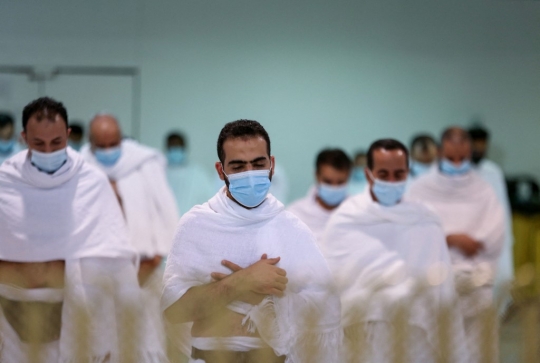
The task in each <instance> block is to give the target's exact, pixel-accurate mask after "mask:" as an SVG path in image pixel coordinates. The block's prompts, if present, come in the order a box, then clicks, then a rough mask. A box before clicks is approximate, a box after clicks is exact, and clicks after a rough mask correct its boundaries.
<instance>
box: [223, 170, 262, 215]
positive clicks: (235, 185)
mask: <svg viewBox="0 0 540 363" xmlns="http://www.w3.org/2000/svg"><path fill="white" fill-rule="evenodd" d="M271 169H272V167H270V170H271ZM270 170H250V171H244V172H243V173H237V174H231V175H227V174H225V171H223V174H225V176H226V177H227V180H228V181H229V186H228V188H229V192H230V193H231V195H232V196H233V198H234V200H236V201H237V202H238V203H239V204H241V205H243V206H244V207H246V208H255V207H258V206H259V205H260V204H261V203H262V202H264V199H265V198H266V195H268V190H269V189H270V184H271V181H270Z"/></svg>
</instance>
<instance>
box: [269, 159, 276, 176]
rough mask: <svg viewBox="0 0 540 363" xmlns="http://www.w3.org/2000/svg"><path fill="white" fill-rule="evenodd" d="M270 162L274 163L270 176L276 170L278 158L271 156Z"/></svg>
mask: <svg viewBox="0 0 540 363" xmlns="http://www.w3.org/2000/svg"><path fill="white" fill-rule="evenodd" d="M270 162H271V163H272V169H271V170H270V178H272V177H273V176H274V171H275V170H276V158H275V157H274V156H270Z"/></svg>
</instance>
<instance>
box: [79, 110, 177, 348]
mask: <svg viewBox="0 0 540 363" xmlns="http://www.w3.org/2000/svg"><path fill="white" fill-rule="evenodd" d="M89 141H90V144H89V145H86V146H84V147H83V149H82V150H81V154H82V155H83V157H84V158H85V159H86V160H87V161H88V162H89V163H91V164H93V165H95V166H96V167H98V168H99V169H101V170H102V171H103V172H104V173H105V174H106V175H107V177H108V178H109V180H110V182H111V185H112V186H113V189H114V190H115V192H116V194H117V198H118V200H119V202H120V205H121V207H122V211H123V212H124V217H125V221H126V223H127V227H128V231H129V237H130V241H131V243H132V245H133V246H134V247H135V249H136V250H137V252H138V253H139V257H140V266H139V283H140V285H141V287H142V292H143V297H144V299H145V305H146V309H147V312H148V313H149V314H151V315H152V316H153V317H154V318H155V319H154V320H153V321H152V325H151V326H149V327H148V329H149V330H150V331H153V332H155V333H156V335H158V336H159V340H160V342H159V343H160V344H158V348H159V349H164V347H165V333H164V326H163V321H162V319H161V315H160V310H159V291H160V290H161V277H162V273H163V270H162V268H161V267H160V266H162V260H163V258H164V257H165V256H167V254H168V253H169V250H170V247H171V241H172V238H173V236H174V230H175V228H176V224H177V223H178V220H179V215H178V210H177V208H176V203H175V200H174V194H173V193H172V190H171V188H170V187H169V184H168V182H167V177H166V169H165V168H166V165H165V164H166V162H165V158H164V157H163V155H162V154H161V153H160V152H159V151H157V150H155V149H152V148H149V147H146V146H144V145H141V144H139V143H137V142H136V141H133V140H126V139H124V140H123V139H122V130H121V128H120V125H119V123H118V120H117V119H116V118H115V117H114V116H112V115H110V114H98V115H96V116H95V117H94V118H93V119H92V121H91V122H90V127H89Z"/></svg>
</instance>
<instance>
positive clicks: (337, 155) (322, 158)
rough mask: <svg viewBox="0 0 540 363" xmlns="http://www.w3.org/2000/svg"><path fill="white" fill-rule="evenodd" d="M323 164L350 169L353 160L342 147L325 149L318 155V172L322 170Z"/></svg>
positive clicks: (316, 165)
mask: <svg viewBox="0 0 540 363" xmlns="http://www.w3.org/2000/svg"><path fill="white" fill-rule="evenodd" d="M322 165H330V166H331V167H333V168H334V169H337V170H346V171H349V170H351V168H352V161H351V159H350V158H349V157H348V156H347V154H345V152H344V151H343V150H341V149H324V150H322V151H321V152H320V153H319V155H317V160H316V161H315V167H316V168H317V173H318V172H319V171H320V169H321V166H322Z"/></svg>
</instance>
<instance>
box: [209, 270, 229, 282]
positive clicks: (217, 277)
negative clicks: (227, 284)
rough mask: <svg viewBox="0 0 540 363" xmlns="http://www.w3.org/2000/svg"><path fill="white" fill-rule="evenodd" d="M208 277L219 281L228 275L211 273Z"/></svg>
mask: <svg viewBox="0 0 540 363" xmlns="http://www.w3.org/2000/svg"><path fill="white" fill-rule="evenodd" d="M210 276H211V277H212V278H213V279H214V280H216V281H221V280H223V279H224V278H225V277H227V276H229V275H226V274H222V273H220V272H212V273H211V274H210Z"/></svg>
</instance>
